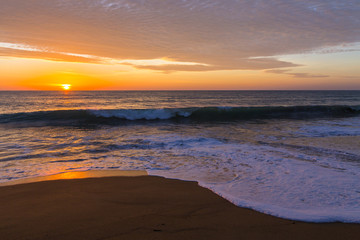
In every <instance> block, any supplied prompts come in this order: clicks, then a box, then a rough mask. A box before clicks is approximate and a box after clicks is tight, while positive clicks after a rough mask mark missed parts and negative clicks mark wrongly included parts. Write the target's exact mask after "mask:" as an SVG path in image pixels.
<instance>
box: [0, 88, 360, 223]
mask: <svg viewBox="0 0 360 240" xmlns="http://www.w3.org/2000/svg"><path fill="white" fill-rule="evenodd" d="M359 140H360V91H159V92H155V91H150V92H140V91H135V92H134V91H129V92H124V91H118V92H108V91H103V92H71V91H69V92H0V181H1V182H7V181H11V180H15V179H21V178H28V177H35V176H44V175H50V174H56V173H63V172H70V171H86V170H113V169H117V170H146V171H147V172H148V173H149V174H151V175H160V176H165V177H170V178H178V179H183V180H194V181H198V182H199V184H200V185H201V186H204V187H207V188H209V189H211V190H212V191H214V192H215V193H217V194H219V195H221V196H223V197H224V198H226V199H228V200H230V201H232V202H233V203H234V204H236V205H239V206H243V207H249V208H253V209H256V210H258V211H261V212H265V213H269V214H272V215H275V216H280V217H284V218H289V219H297V220H304V221H314V222H324V221H325V222H326V221H343V222H360V185H359V184H358V183H359V181H360V141H359Z"/></svg>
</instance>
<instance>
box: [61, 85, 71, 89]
mask: <svg viewBox="0 0 360 240" xmlns="http://www.w3.org/2000/svg"><path fill="white" fill-rule="evenodd" d="M61 87H62V89H64V90H70V88H71V84H61Z"/></svg>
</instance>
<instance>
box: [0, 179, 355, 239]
mask: <svg viewBox="0 0 360 240" xmlns="http://www.w3.org/2000/svg"><path fill="white" fill-rule="evenodd" d="M86 174H89V173H86ZM91 174H92V173H91ZM94 174H95V173H94ZM132 174H133V173H132ZM135 175H136V174H135ZM135 175H131V177H130V176H122V177H98V178H94V177H90V178H89V177H87V178H77V179H62V180H51V181H40V182H33V183H26V184H17V185H9V186H2V187H0V239H1V240H8V239H9V240H10V239H11V240H14V239H19V240H20V239H34V240H35V239H36V240H41V239H59V240H60V239H61V240H64V239H76V240H79V239H86V240H92V239H94V240H95V239H107V240H112V239H131V240H137V239H141V240H147V239H181V240H185V239H194V240H201V239H207V240H209V239H291V240H293V239H317V240H318V239H326V240H331V239H358V237H359V236H360V224H344V223H321V224H316V223H304V222H296V221H291V220H285V219H280V218H276V217H273V216H269V215H266V214H262V213H259V212H255V211H253V210H249V209H244V208H240V207H237V206H235V205H233V204H231V203H230V202H228V201H227V200H225V199H223V198H221V197H219V196H218V195H216V194H214V193H213V192H211V191H210V190H208V189H205V188H202V187H200V186H199V185H198V184H197V183H196V182H189V181H180V180H174V179H166V178H162V177H155V176H135ZM69 178H70V176H69Z"/></svg>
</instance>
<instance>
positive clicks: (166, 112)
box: [89, 109, 191, 120]
mask: <svg viewBox="0 0 360 240" xmlns="http://www.w3.org/2000/svg"><path fill="white" fill-rule="evenodd" d="M89 111H90V112H91V113H92V114H94V115H95V116H97V117H106V118H111V117H116V118H122V119H127V120H140V119H146V120H156V119H160V120H165V119H170V118H173V117H176V116H182V117H188V116H190V114H191V111H190V110H188V111H186V110H181V109H117V110H89Z"/></svg>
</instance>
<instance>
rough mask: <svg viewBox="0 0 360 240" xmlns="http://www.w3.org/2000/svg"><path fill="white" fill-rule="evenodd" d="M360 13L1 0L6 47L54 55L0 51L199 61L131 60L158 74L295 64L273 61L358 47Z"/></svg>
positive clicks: (342, 6) (275, 3) (185, 3)
mask: <svg viewBox="0 0 360 240" xmlns="http://www.w3.org/2000/svg"><path fill="white" fill-rule="evenodd" d="M359 11H360V5H359V3H358V0H347V1H341V0H329V1H323V0H312V1H300V0H272V1H270V0H253V1H246V0H225V1H218V0H191V1H190V0H167V1H163V0H77V1H73V0H2V1H1V2H0V29H1V30H0V42H5V43H11V44H18V45H19V44H22V45H26V46H29V47H30V48H35V49H44V48H46V49H48V51H43V52H37V51H26V50H21V49H9V48H0V54H1V55H5V56H9V55H11V56H14V55H21V56H28V57H41V58H47V59H54V60H66V61H68V60H69V59H71V60H77V61H83V62H96V61H98V60H97V59H96V58H108V59H116V60H119V61H121V60H126V59H128V60H129V59H131V60H152V59H164V58H169V59H173V60H174V61H177V62H187V63H194V64H193V65H191V66H188V65H181V64H166V63H164V64H162V65H146V66H145V65H141V64H135V63H133V65H134V66H135V67H137V68H146V69H153V70H159V71H209V70H229V69H253V70H263V69H273V68H283V67H292V66H296V65H294V64H292V63H289V62H284V61H279V60H277V59H276V58H271V57H272V56H279V55H285V54H294V53H304V52H309V51H314V50H316V49H319V48H326V47H332V46H338V45H342V44H351V43H354V42H360V30H359V27H358V26H359V25H360V15H359V14H358V13H359ZM55 53H63V54H55ZM64 53H71V54H74V55H73V56H70V55H66V54H64ZM85 56H96V57H95V58H89V57H85Z"/></svg>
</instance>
